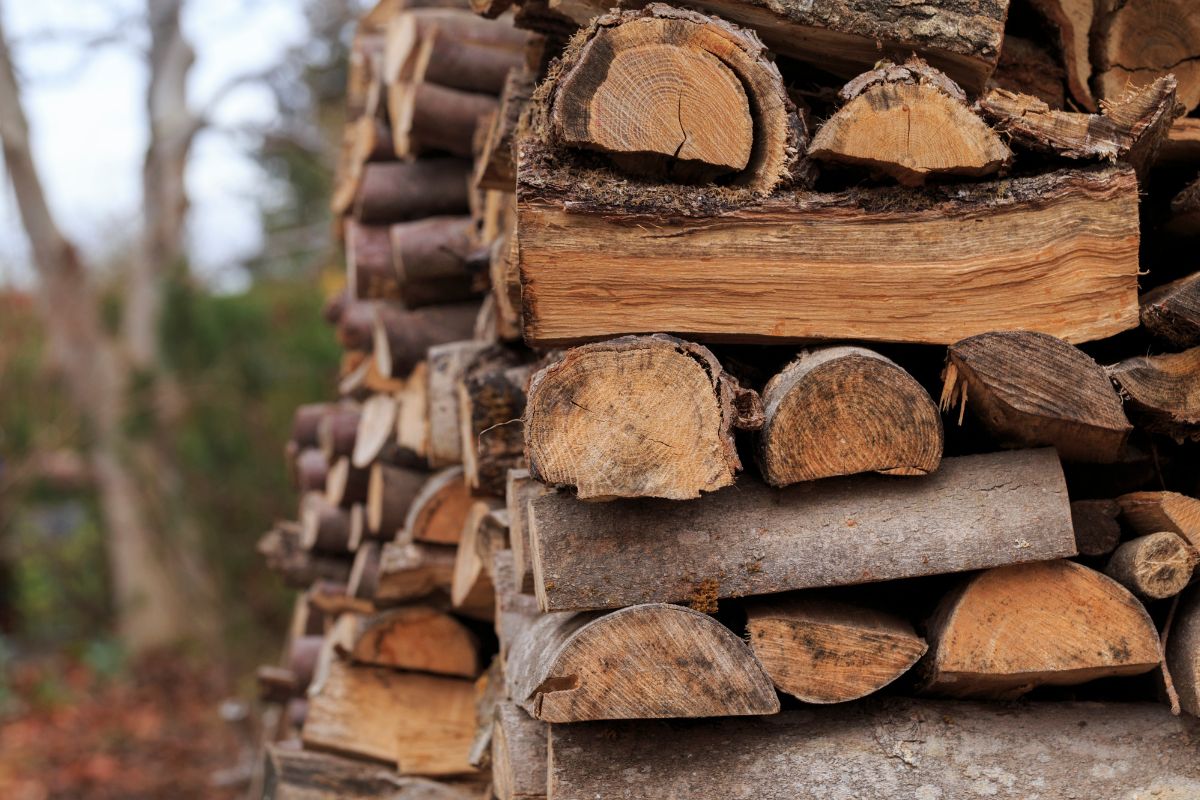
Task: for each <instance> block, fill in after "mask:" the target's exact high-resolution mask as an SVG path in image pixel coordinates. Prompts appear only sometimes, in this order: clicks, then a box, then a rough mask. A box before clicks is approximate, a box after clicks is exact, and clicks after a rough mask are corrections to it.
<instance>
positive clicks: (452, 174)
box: [354, 158, 471, 225]
mask: <svg viewBox="0 0 1200 800" xmlns="http://www.w3.org/2000/svg"><path fill="white" fill-rule="evenodd" d="M470 175H471V164H470V162H469V161H465V160H463V159H460V158H425V159H421V160H419V161H382V162H378V163H374V164H367V165H366V166H364V167H363V173H362V181H361V182H360V183H359V187H358V194H357V195H356V196H355V199H354V216H355V218H356V219H357V220H358V221H359V222H361V223H363V224H367V225H390V224H392V223H395V222H404V221H405V220H410V219H416V218H418V217H431V216H434V215H438V214H465V213H467V210H468V201H467V185H468V182H469V180H470Z"/></svg>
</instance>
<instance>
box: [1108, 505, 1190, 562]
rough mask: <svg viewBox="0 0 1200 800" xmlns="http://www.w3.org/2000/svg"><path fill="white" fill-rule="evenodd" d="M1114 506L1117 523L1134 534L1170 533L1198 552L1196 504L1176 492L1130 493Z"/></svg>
mask: <svg viewBox="0 0 1200 800" xmlns="http://www.w3.org/2000/svg"><path fill="white" fill-rule="evenodd" d="M1117 502H1118V503H1119V504H1120V505H1121V520H1122V521H1123V522H1124V523H1125V524H1126V525H1128V526H1129V527H1130V528H1132V529H1133V531H1134V532H1135V533H1137V534H1139V535H1141V536H1147V535H1149V534H1151V533H1157V532H1158V531H1171V532H1172V533H1177V534H1179V535H1180V536H1182V537H1183V538H1184V539H1186V540H1187V541H1188V543H1189V544H1190V545H1191V546H1192V547H1195V548H1197V549H1200V500H1197V499H1196V498H1194V497H1188V496H1187V495H1184V494H1180V493H1179V492H1131V493H1130V494H1124V495H1121V496H1120V497H1118V498H1117Z"/></svg>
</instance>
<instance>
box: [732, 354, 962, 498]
mask: <svg viewBox="0 0 1200 800" xmlns="http://www.w3.org/2000/svg"><path fill="white" fill-rule="evenodd" d="M762 402H763V409H764V418H765V422H764V423H763V428H762V432H761V434H759V442H758V449H757V452H756V455H757V458H758V465H759V471H760V472H761V473H762V476H763V478H764V479H765V480H766V481H767V483H769V484H771V485H772V486H787V485H789V484H792V483H798V482H800V481H810V480H816V479H818V478H828V477H831V476H835V475H852V474H854V473H858V472H881V473H883V474H885V475H927V474H929V473H931V472H933V471H934V470H936V469H937V468H938V465H939V464H940V463H941V460H942V420H941V417H940V416H939V415H938V410H937V406H935V405H934V404H933V400H932V399H931V398H930V397H929V393H928V392H926V391H925V389H924V388H923V387H922V386H921V384H919V383H917V381H916V380H914V379H913V377H912V376H911V375H909V374H908V373H907V372H905V371H904V370H903V369H902V368H901V367H899V366H898V365H897V364H896V363H895V362H893V361H891V360H890V359H887V358H884V357H883V356H881V355H879V354H878V353H876V352H874V351H871V350H867V349H866V348H863V347H848V346H836V347H825V348H818V349H814V350H808V351H805V352H803V353H801V354H800V356H799V358H797V359H796V360H795V361H793V362H792V363H790V364H788V365H787V366H786V367H784V368H783V370H782V371H780V372H779V373H778V374H777V375H775V376H774V377H773V378H771V380H770V381H769V382H768V383H767V386H766V388H765V389H764V390H763V397H762Z"/></svg>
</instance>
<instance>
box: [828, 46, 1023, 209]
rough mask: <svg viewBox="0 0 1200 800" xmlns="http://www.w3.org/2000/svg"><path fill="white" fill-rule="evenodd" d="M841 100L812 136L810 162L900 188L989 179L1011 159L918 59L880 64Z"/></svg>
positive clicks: (961, 96) (951, 87) (963, 101)
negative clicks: (880, 177) (891, 181)
mask: <svg viewBox="0 0 1200 800" xmlns="http://www.w3.org/2000/svg"><path fill="white" fill-rule="evenodd" d="M839 97H841V99H842V100H843V102H844V103H845V105H843V106H842V107H841V108H840V109H838V110H837V112H836V113H835V114H834V115H833V116H832V117H830V118H829V119H828V120H827V121H826V122H825V124H824V125H822V126H821V127H820V129H819V130H817V132H816V134H815V135H814V136H813V140H812V142H811V143H810V144H809V146H808V155H809V156H810V157H811V158H815V159H818V160H820V161H826V162H834V163H838V164H852V165H855V166H859V167H865V168H868V169H870V170H872V171H873V172H878V173H883V174H885V175H889V176H891V177H892V178H895V179H896V180H897V181H899V182H900V183H901V184H903V185H905V186H920V185H921V184H923V183H924V182H925V180H926V179H927V178H929V177H937V176H943V175H965V176H972V177H980V176H983V175H991V174H993V173H995V172H998V171H999V170H1001V169H1002V168H1004V167H1006V166H1007V165H1008V164H1009V162H1010V161H1011V160H1012V151H1010V150H1009V149H1008V146H1007V145H1006V144H1004V142H1003V141H1002V140H1001V139H1000V137H999V136H998V135H997V134H996V132H995V131H993V130H992V129H991V128H989V127H988V125H987V123H986V122H984V121H983V120H982V119H981V118H980V117H979V116H978V115H977V114H976V113H975V112H974V111H972V110H971V108H970V107H969V106H968V105H967V96H966V94H965V93H964V92H963V90H962V89H961V88H959V86H958V84H956V83H954V81H952V80H950V79H949V78H947V77H946V76H945V75H944V74H943V73H941V72H939V71H938V70H936V69H933V68H932V67H930V66H929V65H928V64H926V63H925V62H924V61H922V60H920V59H917V58H913V59H909V60H908V61H906V62H905V63H904V64H902V65H899V64H892V63H884V64H883V65H881V66H880V67H878V68H876V69H874V70H871V71H870V72H866V73H863V74H862V75H859V76H858V77H857V78H855V79H854V80H852V81H850V83H848V84H846V86H845V87H844V88H843V89H842V90H841V92H840V93H839Z"/></svg>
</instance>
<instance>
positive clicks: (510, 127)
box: [475, 69, 536, 192]
mask: <svg viewBox="0 0 1200 800" xmlns="http://www.w3.org/2000/svg"><path fill="white" fill-rule="evenodd" d="M535 83H536V76H535V75H534V74H533V73H532V72H531V71H528V70H524V69H513V70H511V71H510V72H509V73H508V77H507V78H506V79H505V82H504V89H503V91H502V92H501V94H500V107H499V109H497V111H496V116H495V117H494V119H493V122H492V126H491V129H490V130H489V131H488V135H487V139H486V140H485V143H484V146H483V155H482V157H481V158H479V159H478V160H477V161H476V162H475V185H476V186H477V187H478V188H480V189H493V190H495V191H500V192H513V191H515V190H516V182H517V165H516V161H515V160H514V158H513V139H514V137H515V136H516V133H517V126H518V123H519V121H520V117H521V112H522V111H523V110H524V108H525V106H526V105H527V104H528V103H529V100H530V98H531V97H532V96H533V87H534V84H535Z"/></svg>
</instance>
